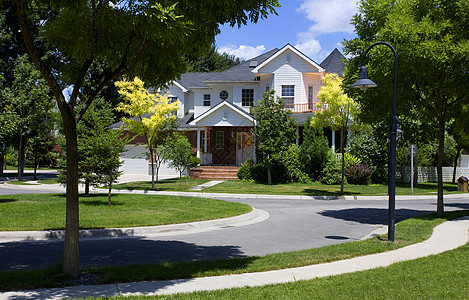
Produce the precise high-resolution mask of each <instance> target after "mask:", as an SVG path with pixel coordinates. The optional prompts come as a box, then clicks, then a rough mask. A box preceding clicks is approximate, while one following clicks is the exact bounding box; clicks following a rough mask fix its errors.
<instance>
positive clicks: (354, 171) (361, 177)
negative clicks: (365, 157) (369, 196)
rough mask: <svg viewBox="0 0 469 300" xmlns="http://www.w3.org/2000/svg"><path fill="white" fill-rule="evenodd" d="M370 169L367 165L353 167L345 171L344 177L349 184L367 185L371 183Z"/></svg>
mask: <svg viewBox="0 0 469 300" xmlns="http://www.w3.org/2000/svg"><path fill="white" fill-rule="evenodd" d="M371 173H372V169H371V168H370V166H368V164H362V165H353V166H351V167H350V168H348V169H347V172H346V173H345V176H346V177H347V182H348V183H350V184H360V185H368V184H370V182H371Z"/></svg>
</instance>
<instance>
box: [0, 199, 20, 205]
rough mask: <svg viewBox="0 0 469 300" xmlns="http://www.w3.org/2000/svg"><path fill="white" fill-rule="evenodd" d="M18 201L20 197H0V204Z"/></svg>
mask: <svg viewBox="0 0 469 300" xmlns="http://www.w3.org/2000/svg"><path fill="white" fill-rule="evenodd" d="M17 201H18V199H9V198H7V199H0V204H1V203H10V202H17Z"/></svg>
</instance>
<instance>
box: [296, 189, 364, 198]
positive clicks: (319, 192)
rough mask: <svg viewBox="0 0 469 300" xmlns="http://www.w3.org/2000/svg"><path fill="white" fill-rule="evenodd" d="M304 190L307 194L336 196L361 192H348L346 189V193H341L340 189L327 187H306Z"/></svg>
mask: <svg viewBox="0 0 469 300" xmlns="http://www.w3.org/2000/svg"><path fill="white" fill-rule="evenodd" d="M303 192H305V194H306V195H307V196H336V197H340V196H352V195H359V194H360V193H356V192H347V191H344V193H343V194H341V193H340V190H338V191H331V190H327V189H318V188H305V189H303Z"/></svg>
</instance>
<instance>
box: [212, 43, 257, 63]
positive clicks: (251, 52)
mask: <svg viewBox="0 0 469 300" xmlns="http://www.w3.org/2000/svg"><path fill="white" fill-rule="evenodd" d="M217 51H218V52H219V53H228V54H233V55H234V56H236V57H239V58H241V59H244V60H248V59H251V58H253V57H256V56H258V55H261V54H262V53H264V52H265V46H264V45H259V46H256V47H252V46H246V45H240V46H239V47H237V46H236V45H226V46H222V47H219V48H218V50H217Z"/></svg>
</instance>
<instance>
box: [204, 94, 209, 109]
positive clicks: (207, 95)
mask: <svg viewBox="0 0 469 300" xmlns="http://www.w3.org/2000/svg"><path fill="white" fill-rule="evenodd" d="M204 106H210V95H209V94H205V95H204Z"/></svg>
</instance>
